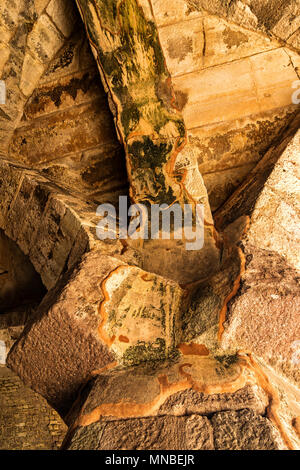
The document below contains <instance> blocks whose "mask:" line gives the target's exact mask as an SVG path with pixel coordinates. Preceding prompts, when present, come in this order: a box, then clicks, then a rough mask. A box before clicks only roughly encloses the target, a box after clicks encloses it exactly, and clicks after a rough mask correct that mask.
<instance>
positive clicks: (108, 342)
mask: <svg viewBox="0 0 300 470" xmlns="http://www.w3.org/2000/svg"><path fill="white" fill-rule="evenodd" d="M127 267H128V266H126V265H123V264H121V265H120V266H118V267H117V268H115V269H114V270H113V271H111V272H110V273H109V274H108V276H106V278H105V279H103V281H102V282H101V284H100V288H101V291H102V294H103V300H102V302H101V303H100V305H99V315H100V318H101V321H100V324H99V327H98V333H99V336H100V338H101V339H102V341H103V342H104V343H105V344H106V345H107V346H108V347H109V348H110V347H111V345H112V344H113V342H114V341H115V339H116V337H115V335H113V336H109V335H108V334H107V333H106V331H105V330H104V326H105V324H106V322H107V312H106V309H105V304H106V303H107V302H108V301H109V300H110V297H109V294H108V292H107V289H106V283H107V281H108V280H109V279H110V278H111V277H112V275H114V274H116V273H118V272H119V271H121V270H122V269H126V268H127Z"/></svg>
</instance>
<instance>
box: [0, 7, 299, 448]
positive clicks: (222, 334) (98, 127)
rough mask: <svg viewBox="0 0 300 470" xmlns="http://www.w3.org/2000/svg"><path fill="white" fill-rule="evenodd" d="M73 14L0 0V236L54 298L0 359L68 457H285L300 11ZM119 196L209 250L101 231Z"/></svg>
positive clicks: (292, 370) (293, 342)
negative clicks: (217, 453) (256, 451)
mask: <svg viewBox="0 0 300 470" xmlns="http://www.w3.org/2000/svg"><path fill="white" fill-rule="evenodd" d="M77 6H78V8H79V11H78V10H77V7H76V5H75V1H74V0H4V1H2V3H1V5H0V32H1V35H0V38H1V41H0V79H1V80H4V82H5V84H6V91H7V96H6V98H7V99H6V103H5V105H2V106H0V156H1V164H0V180H1V188H0V191H1V202H0V228H1V229H3V231H4V232H5V234H6V235H5V236H8V237H9V238H10V239H11V240H10V241H9V243H13V242H15V243H16V244H17V245H18V246H19V249H21V251H22V252H23V255H26V256H27V257H28V258H27V261H28V262H31V263H32V265H33V266H34V268H35V270H36V272H37V273H38V274H39V275H40V277H41V280H42V282H43V284H44V285H45V286H46V288H47V290H48V293H47V294H46V296H45V298H44V300H43V302H42V303H41V305H40V307H39V308H38V309H37V312H36V314H35V316H34V317H33V316H32V317H30V318H29V319H28V322H27V326H26V329H25V331H24V333H23V334H22V335H21V338H20V339H19V340H18V341H17V343H16V344H15V346H14V347H13V349H12V350H11V353H10V354H9V357H8V361H7V362H8V364H9V366H10V367H11V368H12V369H13V370H15V371H16V372H17V373H18V374H19V375H20V376H21V378H22V380H23V381H24V382H25V383H26V384H27V385H29V386H30V387H32V388H33V389H34V390H35V391H37V392H38V393H40V394H42V395H43V396H44V397H45V398H46V399H47V401H48V402H49V403H50V404H51V405H52V406H54V407H55V408H56V409H57V410H59V412H60V413H61V415H62V416H63V417H64V419H65V421H66V422H67V423H68V424H69V425H70V428H69V432H68V434H67V438H66V440H65V443H64V448H70V449H77V448H99V449H105V448H109V446H113V448H119V447H120V446H121V448H130V449H131V448H153V446H157V448H158V449H159V448H160V449H161V448H165V447H166V446H167V447H168V446H170V447H171V448H183V447H184V448H191V449H194V448H197V446H198V447H199V446H200V447H201V448H205V449H213V448H216V449H218V448H231V449H232V448H237V449H240V448H251V449H253V448H263V449H267V448H268V449H273V448H276V449H278V448H296V447H297V446H298V444H299V442H298V438H299V416H300V410H299V404H298V403H297V401H299V400H298V398H299V390H298V388H297V387H298V385H299V371H298V362H297V360H298V359H297V358H298V349H297V344H298V343H297V338H298V336H297V335H298V326H297V318H298V316H297V315H298V310H297V301H298V299H299V285H298V273H297V269H298V268H299V257H298V254H299V237H298V235H297V221H299V198H298V190H297V181H298V180H297V178H298V175H297V171H298V170H297V169H298V165H299V132H298V133H297V130H298V128H299V113H298V107H297V105H296V104H294V103H293V102H292V95H293V92H294V91H295V83H296V82H297V81H298V80H299V67H300V59H299V49H300V46H299V2H298V1H297V0H289V1H281V0H280V1H275V0H231V1H221V0H207V1H206V0H173V1H172V2H166V1H165V0H151V1H150V0H149V1H148V0H139V1H137V0H125V1H124V0H120V1H118V0H109V1H103V0H90V1H88V0H77ZM80 15H81V17H80ZM82 20H83V21H82ZM121 39H122V40H121ZM125 46H128V47H127V48H126V47H125ZM149 149H150V150H149ZM128 193H129V194H130V195H131V198H132V200H133V201H134V202H148V203H150V204H151V203H153V202H166V203H167V204H172V203H173V202H174V201H179V202H180V203H181V204H183V203H185V202H191V201H192V202H193V203H195V202H203V203H204V205H205V230H206V231H205V244H204V248H205V249H204V250H203V251H202V252H200V253H197V252H196V253H195V254H193V256H191V254H189V256H187V255H185V254H184V253H183V251H182V247H180V248H179V249H177V248H178V247H177V246H176V250H177V251H176V250H175V249H174V246H173V245H170V246H169V245H168V244H166V245H165V246H164V245H163V243H161V241H160V243H157V242H156V241H155V243H151V242H152V241H150V240H149V243H144V245H143V246H142V247H141V244H140V243H124V241H123V240H118V239H117V240H111V241H108V240H106V241H100V240H98V239H97V237H96V233H95V228H96V224H97V220H98V219H97V217H96V216H95V209H96V206H97V204H99V203H103V202H105V203H107V202H110V203H113V204H116V202H117V200H118V196H119V195H123V194H128ZM214 224H215V225H216V227H215V226H214ZM170 254H171V256H170ZM171 279H172V280H171ZM191 281H197V282H195V283H194V282H192V283H191ZM286 312H288V315H286V316H285V314H286ZM133 318H134V321H132V319H133ZM270 324H271V325H272V327H271V328H270ZM266 338H267V340H266ZM241 349H243V350H245V349H246V351H241ZM187 356H189V357H187ZM253 356H255V357H256V359H255V358H254V357H253ZM257 357H258V359H257ZM70 358H71V359H70ZM295 358H296V359H295ZM165 360H166V361H167V362H164V361H165ZM295 361H296V362H295ZM41 364H43V367H42V368H41ZM54 364H55V367H53V365H54ZM124 367H125V368H126V369H125V372H124ZM110 369H111V370H110ZM90 374H92V376H94V378H93V379H92V380H91V381H90V382H89V385H88V386H87V388H84V389H83V390H82V394H79V395H78V390H79V389H80V387H81V386H83V385H84V384H85V381H86V380H88V378H90ZM124 374H125V375H124ZM133 383H134V384H135V386H134V389H133V387H132V384H133ZM136 384H137V385H136ZM145 390H147V392H145ZM149 390H150V392H151V393H148V392H149ZM26 393H27V392H26ZM76 396H77V401H76V402H75V404H74V406H73V408H71V409H70V407H71V405H72V403H74V400H75V398H76ZM31 399H33V398H30V400H31ZM124 403H125V404H124ZM245 408H246V409H245ZM7 412H8V413H10V412H11V410H10V409H8V411H7ZM47 413H48V411H47ZM186 415H189V416H188V417H187V416H186ZM204 415H209V418H207V417H206V416H204ZM55 419H56V418H55ZM60 426H61V424H60ZM103 426H104V427H105V433H104V429H103ZM137 428H139V429H140V430H141V433H143V434H144V435H145V436H146V439H145V440H144V441H143V442H140V441H138V440H137V439H136V438H135V437H134V433H135V430H136V429H137ZM170 429H175V431H174V433H172V432H171V433H170V432H168V430H170ZM195 429H196V431H195ZM228 429H230V431H229V433H228ZM245 429H246V431H245ZM116 430H117V436H118V439H117V440H116V439H115V437H114V436H115V434H116ZM242 430H244V431H242ZM12 432H13V431H12ZM243 432H244V434H243ZM233 435H234V436H237V437H236V438H233V437H232V436H233ZM101 436H102V437H101ZM132 436H133V437H132ZM47 439H48V438H47ZM34 442H36V440H35V437H34ZM47 442H48V441H47ZM147 446H148V447H147Z"/></svg>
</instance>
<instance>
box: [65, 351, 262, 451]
mask: <svg viewBox="0 0 300 470" xmlns="http://www.w3.org/2000/svg"><path fill="white" fill-rule="evenodd" d="M185 346H186V348H185V350H184V353H185V355H184V356H182V357H181V358H180V359H177V360H175V361H173V363H161V364H159V363H158V364H157V365H156V366H154V367H153V364H150V365H149V364H148V365H147V364H145V365H140V366H139V367H136V368H130V369H128V370H126V371H124V370H123V371H122V370H120V369H115V370H111V371H106V372H102V373H101V372H100V375H98V376H96V377H95V378H94V379H93V381H91V382H90V383H88V384H87V385H86V387H84V388H83V389H82V390H81V393H80V395H79V397H78V400H77V401H76V403H75V404H74V406H73V408H72V409H71V411H70V413H69V415H68V417H67V421H68V422H69V423H70V424H71V425H70V428H69V431H68V434H67V436H66V439H65V442H64V446H63V447H64V448H67V449H73V450H74V449H108V448H110V449H123V450H124V449H126V450H129V449H145V450H146V449H194V450H196V449H213V448H214V444H213V435H212V428H211V425H210V422H209V420H208V419H207V417H204V416H201V415H206V416H207V415H208V416H209V415H211V414H212V413H215V412H218V411H221V410H241V409H243V408H244V407H247V408H249V409H251V410H252V412H253V413H254V414H256V413H258V415H259V414H263V413H264V411H265V407H266V405H267V397H266V395H265V393H264V392H263V390H262V389H261V388H260V387H257V386H256V385H255V384H251V383H250V382H251V380H250V382H249V384H248V385H245V384H247V380H248V379H250V376H248V379H247V377H246V375H244V373H245V370H244V372H243V366H242V361H241V362H239V359H237V360H236V362H235V361H234V360H232V358H231V364H229V363H228V365H227V366H225V367H224V365H222V361H220V360H216V359H214V358H213V357H209V356H207V355H205V353H204V352H203V351H202V353H203V354H202V355H201V352H200V350H201V348H198V350H197V348H196V347H195V345H193V344H189V345H185ZM181 349H182V346H181ZM227 359H228V360H229V359H230V358H229V357H228V358H227ZM229 362H230V360H229Z"/></svg>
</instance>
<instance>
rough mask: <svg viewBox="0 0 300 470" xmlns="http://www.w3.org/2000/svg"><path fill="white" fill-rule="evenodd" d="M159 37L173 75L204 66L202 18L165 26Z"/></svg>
mask: <svg viewBox="0 0 300 470" xmlns="http://www.w3.org/2000/svg"><path fill="white" fill-rule="evenodd" d="M159 37H160V41H161V45H162V49H163V51H164V54H165V58H166V62H167V66H168V70H169V72H170V74H171V75H172V77H174V76H176V75H180V74H187V73H189V72H193V71H195V70H199V69H201V68H202V65H203V56H202V51H203V47H204V32H203V23H202V21H201V19H200V20H199V19H198V18H197V19H194V20H190V21H184V22H181V23H176V24H171V25H169V26H165V27H164V28H161V29H160V30H159Z"/></svg>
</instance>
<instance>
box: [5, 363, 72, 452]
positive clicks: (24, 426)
mask: <svg viewBox="0 0 300 470" xmlns="http://www.w3.org/2000/svg"><path fill="white" fill-rule="evenodd" d="M66 430H67V428H66V425H65V424H64V422H63V421H62V419H61V418H60V417H59V415H58V414H57V413H56V412H55V411H54V410H53V409H52V408H51V407H50V406H49V405H48V403H47V402H46V400H45V399H44V398H42V397H41V396H40V395H38V394H37V393H34V392H33V391H32V390H30V388H28V387H25V386H24V384H23V383H22V382H21V380H20V379H19V377H17V376H16V375H15V374H13V373H12V372H11V371H10V370H9V369H7V368H6V367H0V449H1V450H57V449H59V447H60V445H61V442H62V440H63V438H64V435H65V433H66Z"/></svg>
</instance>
